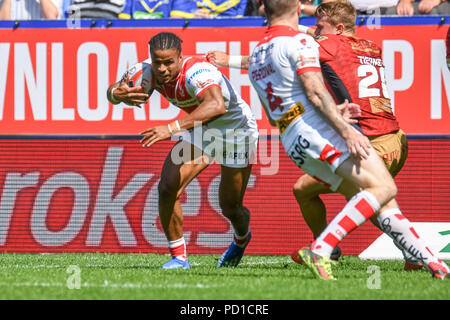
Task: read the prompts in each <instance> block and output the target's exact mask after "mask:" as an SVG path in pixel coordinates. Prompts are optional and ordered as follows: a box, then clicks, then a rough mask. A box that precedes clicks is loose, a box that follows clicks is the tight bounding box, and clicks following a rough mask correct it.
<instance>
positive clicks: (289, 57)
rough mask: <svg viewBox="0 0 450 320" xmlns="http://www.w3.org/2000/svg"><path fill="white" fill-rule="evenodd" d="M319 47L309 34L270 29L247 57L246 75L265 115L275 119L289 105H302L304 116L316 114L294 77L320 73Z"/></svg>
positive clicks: (277, 27)
mask: <svg viewBox="0 0 450 320" xmlns="http://www.w3.org/2000/svg"><path fill="white" fill-rule="evenodd" d="M318 47H319V45H318V44H317V42H316V41H315V40H314V39H313V38H312V37H311V36H309V35H307V34H305V33H300V32H298V31H297V30H294V29H292V28H291V27H289V26H284V25H276V26H270V27H269V28H268V29H267V30H266V33H265V36H264V38H263V39H262V40H261V41H260V42H259V43H258V45H257V46H256V48H255V49H254V50H253V52H252V55H251V56H250V65H249V69H248V74H249V76H250V80H251V82H252V84H253V86H254V87H255V89H256V91H257V92H258V95H259V97H260V99H261V102H262V104H263V106H264V109H265V110H266V113H267V114H268V116H269V117H270V118H272V119H273V120H275V121H276V120H279V119H280V118H281V117H282V116H283V115H284V114H285V113H286V112H287V111H288V110H289V109H290V108H291V107H292V106H294V105H295V104H297V103H299V102H300V103H302V105H303V106H304V108H305V113H304V114H303V115H302V118H305V117H306V118H307V117H308V116H309V114H311V113H313V114H316V110H315V108H314V107H313V106H312V105H311V103H310V102H309V100H308V98H307V97H306V94H305V91H304V89H303V87H302V85H301V83H300V81H299V80H298V76H297V75H298V74H301V73H303V72H307V71H318V72H320V71H321V69H320V62H319V51H318Z"/></svg>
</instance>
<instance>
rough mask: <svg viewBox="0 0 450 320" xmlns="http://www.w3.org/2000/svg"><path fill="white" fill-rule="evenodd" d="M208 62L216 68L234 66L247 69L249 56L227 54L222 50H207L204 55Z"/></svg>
mask: <svg viewBox="0 0 450 320" xmlns="http://www.w3.org/2000/svg"><path fill="white" fill-rule="evenodd" d="M206 57H207V59H208V60H209V62H211V63H212V64H214V65H215V66H216V67H218V68H234V69H244V70H247V69H248V66H249V62H250V57H249V56H229V55H228V54H226V53H225V52H222V51H217V50H213V51H209V52H208V54H207V55H206Z"/></svg>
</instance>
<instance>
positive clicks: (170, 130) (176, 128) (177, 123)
mask: <svg viewBox="0 0 450 320" xmlns="http://www.w3.org/2000/svg"><path fill="white" fill-rule="evenodd" d="M172 125H175V129H172ZM167 128H169V132H170V134H172V135H173V134H174V133H177V132H178V131H181V127H180V123H179V122H178V120H176V121H174V122H171V123H169V124H168V125H167Z"/></svg>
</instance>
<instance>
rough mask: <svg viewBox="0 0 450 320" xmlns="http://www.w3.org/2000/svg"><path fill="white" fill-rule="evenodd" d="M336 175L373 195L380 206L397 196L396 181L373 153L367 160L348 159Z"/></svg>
mask: <svg viewBox="0 0 450 320" xmlns="http://www.w3.org/2000/svg"><path fill="white" fill-rule="evenodd" d="M372 150H373V149H372ZM336 173H337V174H339V175H341V176H342V177H343V178H344V179H345V180H348V181H349V182H351V183H354V184H355V185H356V186H357V187H359V188H361V189H364V190H366V191H368V192H370V193H372V194H373V195H374V196H375V198H376V199H377V200H378V202H379V204H380V206H383V205H385V204H386V203H388V202H389V201H390V200H392V199H393V198H395V196H396V195H397V186H396V185H395V183H394V180H393V179H392V177H391V175H390V174H389V172H388V171H387V169H386V167H385V165H384V163H383V161H382V160H381V158H380V157H379V156H378V155H377V154H376V153H375V152H373V151H372V152H370V153H369V156H368V158H367V159H361V160H355V159H354V158H352V157H350V158H348V159H347V160H345V161H344V162H343V163H342V164H341V165H340V166H339V167H338V168H337V170H336Z"/></svg>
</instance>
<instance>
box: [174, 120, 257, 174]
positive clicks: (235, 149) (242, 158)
mask: <svg viewBox="0 0 450 320" xmlns="http://www.w3.org/2000/svg"><path fill="white" fill-rule="evenodd" d="M258 135H259V134H258V129H257V126H256V121H255V120H254V119H249V120H248V121H246V122H245V124H244V125H241V126H239V127H237V128H217V127H209V126H208V125H204V126H199V127H195V128H193V129H191V130H188V131H185V132H184V133H183V134H182V135H181V136H180V140H183V141H187V142H189V143H190V144H192V145H194V146H196V147H197V148H199V149H201V150H202V151H203V153H204V154H206V155H207V156H209V157H210V159H211V160H212V159H214V158H215V159H216V162H217V163H218V164H221V165H223V166H225V167H231V168H245V167H247V166H248V165H249V164H254V163H256V151H257V145H258Z"/></svg>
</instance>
